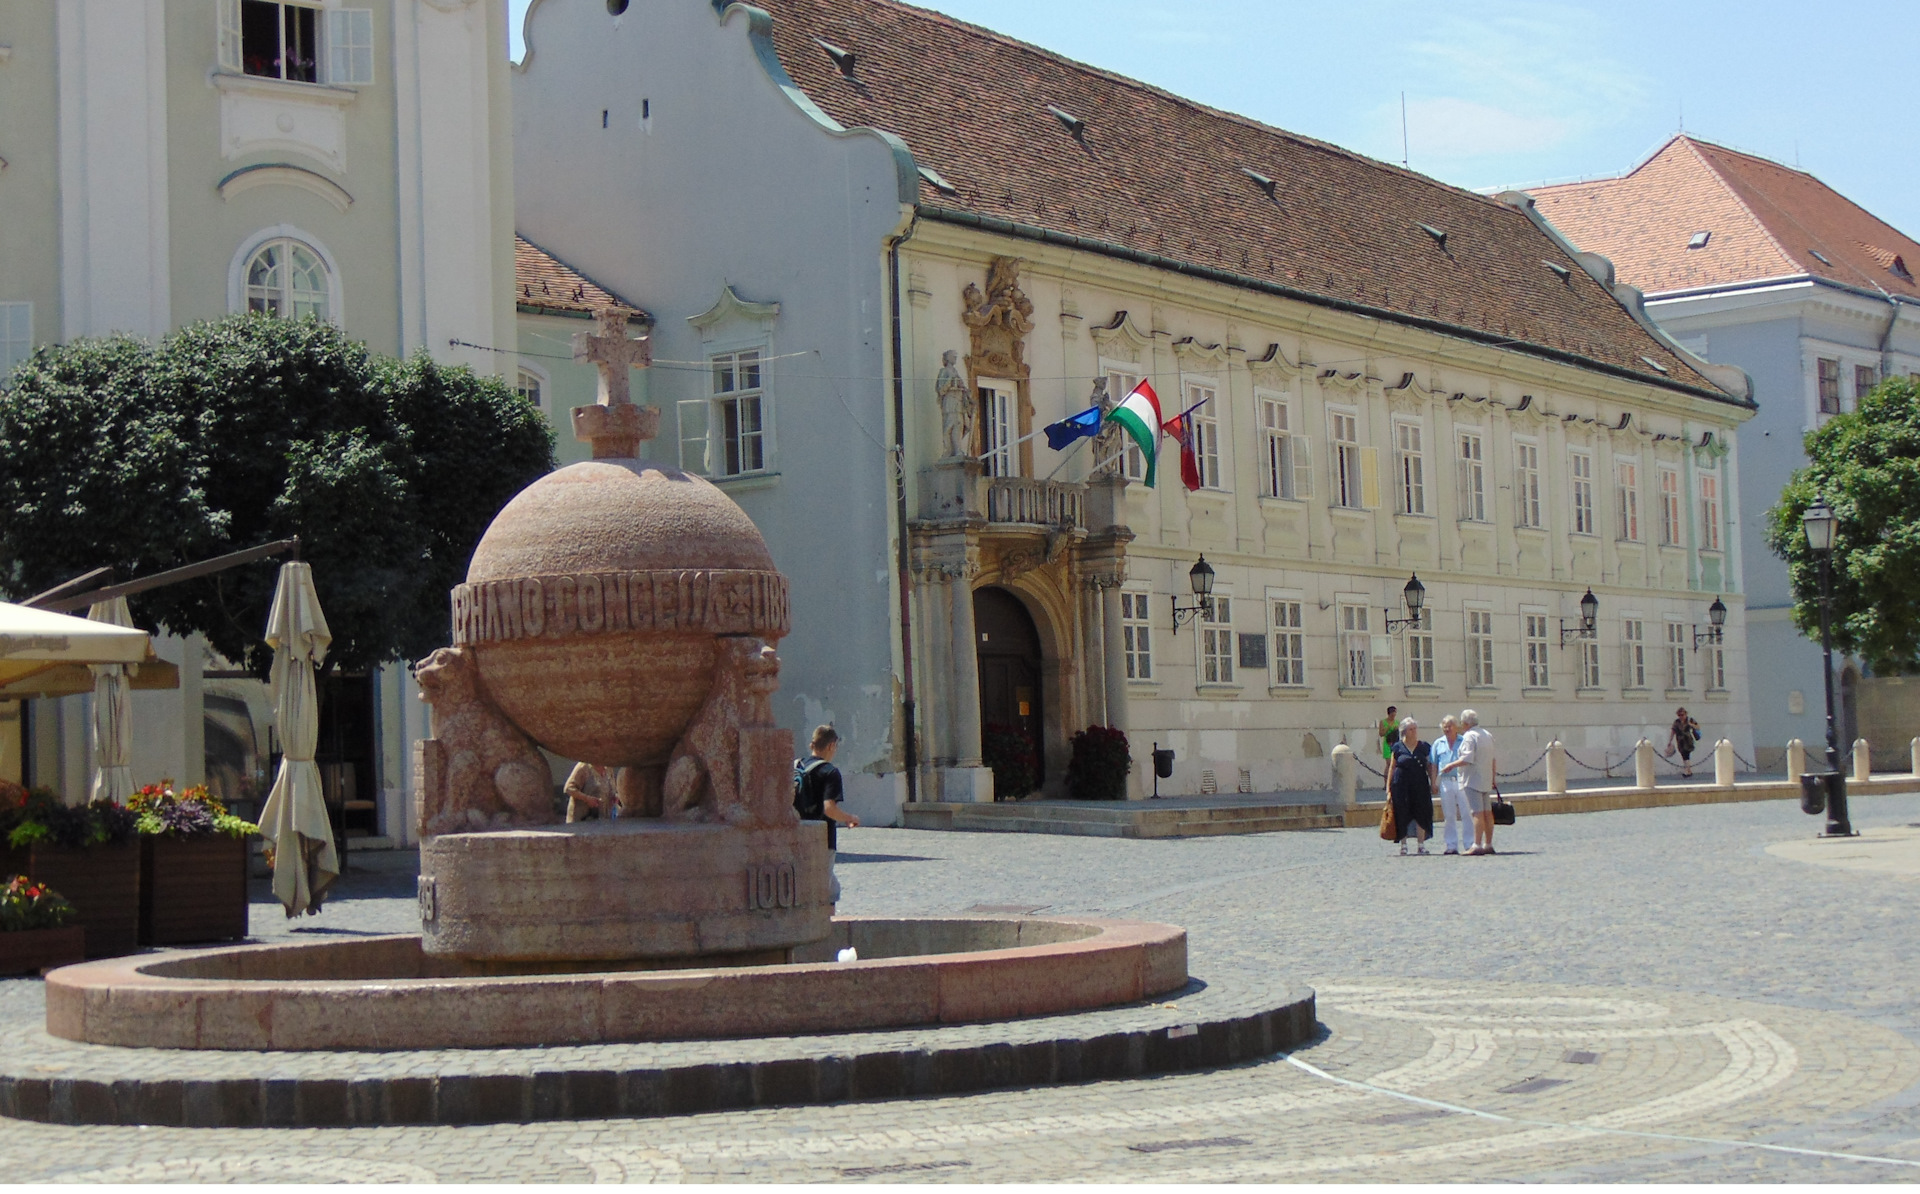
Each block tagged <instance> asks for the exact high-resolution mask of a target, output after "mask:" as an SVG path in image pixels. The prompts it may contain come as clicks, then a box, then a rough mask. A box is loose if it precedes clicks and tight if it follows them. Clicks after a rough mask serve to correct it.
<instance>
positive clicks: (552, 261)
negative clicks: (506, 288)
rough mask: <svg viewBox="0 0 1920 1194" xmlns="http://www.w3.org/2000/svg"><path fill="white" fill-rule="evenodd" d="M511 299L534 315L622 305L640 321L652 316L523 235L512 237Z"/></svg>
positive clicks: (586, 311)
mask: <svg viewBox="0 0 1920 1194" xmlns="http://www.w3.org/2000/svg"><path fill="white" fill-rule="evenodd" d="M513 302H514V306H515V308H517V309H518V310H521V311H526V312H529V313H531V314H537V315H591V314H592V313H593V310H594V308H596V307H604V306H607V305H609V304H611V305H613V306H615V307H624V308H626V309H627V310H628V311H631V312H633V314H634V316H635V317H637V318H638V319H639V320H640V321H642V322H644V323H652V322H653V316H651V315H649V314H647V313H646V312H645V311H644V310H642V309H641V308H639V307H637V306H635V305H634V304H632V303H630V302H628V301H627V300H625V299H623V298H621V297H620V296H619V295H617V294H615V293H613V292H612V291H611V290H608V289H606V288H605V287H603V286H601V285H600V284H599V283H598V282H595V281H594V280H593V279H591V278H589V277H587V276H586V275H585V274H583V273H580V272H579V271H578V270H575V269H574V268H573V267H571V266H569V265H566V264H564V263H562V262H561V260H560V259H559V258H558V257H555V256H554V255H553V254H551V253H549V252H547V251H546V250H545V249H543V248H541V247H540V246H539V245H536V244H534V243H533V242H532V241H530V240H528V239H527V238H526V237H524V236H521V235H519V234H518V233H515V234H514V237H513Z"/></svg>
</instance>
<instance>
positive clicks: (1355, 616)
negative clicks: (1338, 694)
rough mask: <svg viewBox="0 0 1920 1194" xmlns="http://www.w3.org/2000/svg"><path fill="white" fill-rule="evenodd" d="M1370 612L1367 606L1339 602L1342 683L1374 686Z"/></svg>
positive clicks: (1350, 686)
mask: <svg viewBox="0 0 1920 1194" xmlns="http://www.w3.org/2000/svg"><path fill="white" fill-rule="evenodd" d="M1371 613H1372V611H1371V610H1370V609H1369V608H1368V607H1367V606H1364V605H1357V604H1355V605H1349V604H1347V603H1346V602H1341V603H1340V666H1341V672H1340V683H1341V685H1342V686H1343V687H1346V688H1372V687H1373V632H1372V630H1371V629H1370V625H1371V619H1370V618H1369V615H1370V614H1371Z"/></svg>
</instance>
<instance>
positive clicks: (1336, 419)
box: [1327, 410, 1366, 509]
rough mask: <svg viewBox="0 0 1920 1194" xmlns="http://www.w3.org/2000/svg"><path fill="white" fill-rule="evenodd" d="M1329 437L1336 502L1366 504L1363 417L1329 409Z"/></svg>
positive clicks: (1334, 498)
mask: <svg viewBox="0 0 1920 1194" xmlns="http://www.w3.org/2000/svg"><path fill="white" fill-rule="evenodd" d="M1327 437H1328V439H1329V440H1330V441H1331V442H1332V446H1333V479H1332V485H1333V494H1332V497H1333V504H1334V505H1336V506H1347V507H1350V508H1352V509H1360V508H1361V507H1363V506H1364V505H1365V504H1366V501H1365V498H1366V486H1365V478H1364V477H1363V476H1362V475H1361V468H1360V416H1358V415H1356V414H1353V413H1352V412H1349V411H1342V410H1330V411H1328V412H1327Z"/></svg>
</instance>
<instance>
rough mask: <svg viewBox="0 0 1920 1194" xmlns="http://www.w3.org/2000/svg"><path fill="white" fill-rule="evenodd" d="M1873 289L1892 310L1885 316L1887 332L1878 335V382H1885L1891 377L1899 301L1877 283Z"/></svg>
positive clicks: (1898, 317)
mask: <svg viewBox="0 0 1920 1194" xmlns="http://www.w3.org/2000/svg"><path fill="white" fill-rule="evenodd" d="M1873 288H1874V289H1875V290H1878V291H1880V297H1881V298H1883V299H1886V300H1887V306H1889V307H1891V308H1892V311H1891V312H1890V313H1889V314H1888V316H1887V330H1886V331H1884V332H1882V333H1881V334H1880V380H1881V381H1885V380H1887V379H1888V378H1889V377H1892V376H1893V326H1894V325H1895V324H1897V323H1899V322H1900V300H1899V299H1897V298H1894V297H1893V296H1892V295H1890V294H1888V293H1887V292H1886V290H1885V289H1884V288H1883V287H1881V285H1880V284H1879V283H1878V282H1876V283H1874V286H1873Z"/></svg>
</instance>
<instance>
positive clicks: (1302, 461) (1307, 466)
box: [1293, 435, 1313, 502]
mask: <svg viewBox="0 0 1920 1194" xmlns="http://www.w3.org/2000/svg"><path fill="white" fill-rule="evenodd" d="M1312 496H1313V440H1312V438H1311V437H1309V436H1305V435H1301V436H1296V437H1294V441H1293V498H1294V500H1295V501H1298V502H1304V501H1306V500H1307V499H1308V498H1310V497H1312Z"/></svg>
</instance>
